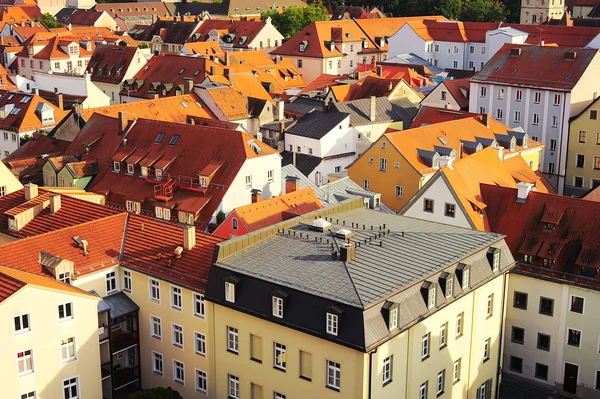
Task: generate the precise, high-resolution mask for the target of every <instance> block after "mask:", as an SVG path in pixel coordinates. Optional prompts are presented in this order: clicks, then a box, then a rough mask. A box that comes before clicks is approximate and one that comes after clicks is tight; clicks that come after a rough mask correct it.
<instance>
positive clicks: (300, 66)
mask: <svg viewBox="0 0 600 399" xmlns="http://www.w3.org/2000/svg"><path fill="white" fill-rule="evenodd" d="M298 68H302V60H298Z"/></svg>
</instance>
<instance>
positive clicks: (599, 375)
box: [546, 370, 600, 390]
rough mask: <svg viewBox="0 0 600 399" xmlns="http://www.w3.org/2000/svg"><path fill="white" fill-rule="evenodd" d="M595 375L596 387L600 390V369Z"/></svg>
mask: <svg viewBox="0 0 600 399" xmlns="http://www.w3.org/2000/svg"><path fill="white" fill-rule="evenodd" d="M546 374H547V373H546ZM594 375H595V380H594V381H595V382H594V389H595V390H600V370H596V373H595V374H594Z"/></svg>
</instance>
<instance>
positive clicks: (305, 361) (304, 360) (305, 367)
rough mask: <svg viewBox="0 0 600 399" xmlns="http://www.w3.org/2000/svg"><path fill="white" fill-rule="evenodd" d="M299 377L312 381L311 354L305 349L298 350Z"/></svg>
mask: <svg viewBox="0 0 600 399" xmlns="http://www.w3.org/2000/svg"><path fill="white" fill-rule="evenodd" d="M299 360H300V378H302V379H303V380H307V381H312V355H311V354H310V353H308V352H305V351H302V350H301V351H300V359H299Z"/></svg>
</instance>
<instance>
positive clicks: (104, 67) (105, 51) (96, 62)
mask: <svg viewBox="0 0 600 399" xmlns="http://www.w3.org/2000/svg"><path fill="white" fill-rule="evenodd" d="M136 54H137V55H138V57H137V59H136V57H135V56H136ZM141 57H143V56H142V55H141V54H140V53H139V52H138V49H137V48H136V47H131V46H113V45H98V46H96V49H95V50H94V53H93V54H92V58H90V61H89V63H88V66H87V69H86V72H88V73H90V74H91V75H92V81H93V82H100V83H111V84H118V83H121V82H122V81H123V80H124V79H125V74H126V73H127V70H128V69H129V66H130V65H131V64H132V63H134V64H138V65H139V64H140V62H141V60H140V58H141Z"/></svg>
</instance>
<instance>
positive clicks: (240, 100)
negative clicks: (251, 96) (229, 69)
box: [207, 86, 248, 120]
mask: <svg viewBox="0 0 600 399" xmlns="http://www.w3.org/2000/svg"><path fill="white" fill-rule="evenodd" d="M207 92H208V95H209V96H210V97H211V98H212V99H213V101H214V102H215V103H216V104H217V106H218V107H219V108H220V109H221V111H222V112H223V113H224V114H225V116H226V117H227V119H229V120H235V119H241V118H245V117H247V116H248V109H247V106H248V105H247V101H246V99H245V98H244V97H243V96H242V95H241V94H240V93H238V92H237V91H236V90H234V89H233V88H232V87H229V86H220V87H211V88H208V89H207Z"/></svg>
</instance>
